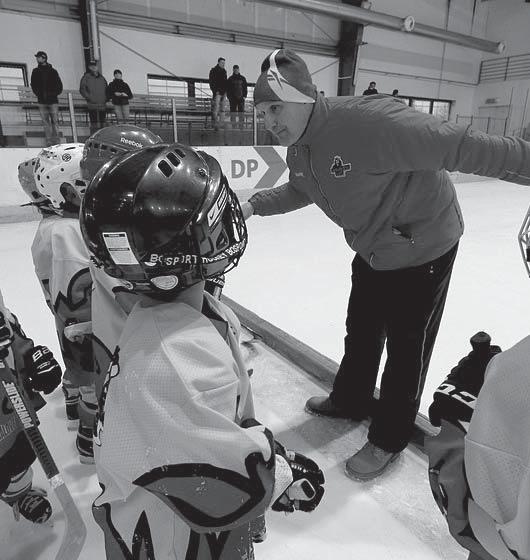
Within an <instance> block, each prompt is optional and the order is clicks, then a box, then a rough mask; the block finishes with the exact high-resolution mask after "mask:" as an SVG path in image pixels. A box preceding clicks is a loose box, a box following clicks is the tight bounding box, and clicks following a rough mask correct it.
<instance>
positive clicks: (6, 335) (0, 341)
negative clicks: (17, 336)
mask: <svg viewBox="0 0 530 560" xmlns="http://www.w3.org/2000/svg"><path fill="white" fill-rule="evenodd" d="M12 342H13V331H12V330H11V328H10V326H9V322H8V320H7V317H6V316H5V315H4V314H3V313H2V312H1V311H0V358H5V357H6V356H7V353H8V349H9V347H10V346H11V343H12Z"/></svg>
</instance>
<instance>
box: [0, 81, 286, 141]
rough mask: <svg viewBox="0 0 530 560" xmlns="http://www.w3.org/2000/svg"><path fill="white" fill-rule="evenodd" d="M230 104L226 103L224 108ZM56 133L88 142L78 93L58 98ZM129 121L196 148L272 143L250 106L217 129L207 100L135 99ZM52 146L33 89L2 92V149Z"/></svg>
mask: <svg viewBox="0 0 530 560" xmlns="http://www.w3.org/2000/svg"><path fill="white" fill-rule="evenodd" d="M226 105H228V104H226ZM58 113H59V115H58V132H59V138H58V139H57V140H58V141H60V142H84V141H85V139H86V138H87V137H88V136H89V135H90V134H91V128H90V121H89V115H88V110H87V106H86V102H85V100H84V99H83V98H82V97H81V95H80V94H79V92H77V91H72V90H70V91H64V92H63V93H62V94H61V95H60V96H59V103H58ZM116 122H117V118H116V115H115V114H114V111H113V107H112V105H111V104H110V103H109V104H107V110H106V125H109V124H115V123H116ZM128 122H130V123H132V124H136V125H138V126H142V127H144V128H149V129H150V130H152V131H153V132H155V133H156V134H158V135H159V136H160V137H161V138H162V139H163V140H164V141H166V142H174V141H179V142H182V143H185V144H189V145H193V146H218V145H221V146H222V145H236V146H237V145H241V146H249V145H261V144H274V143H276V142H274V140H273V138H272V137H271V135H270V134H269V133H268V132H267V131H266V130H265V128H264V126H263V122H262V120H261V119H260V118H258V117H257V115H256V113H255V111H254V107H253V105H252V103H251V102H248V103H246V110H245V112H244V113H230V112H227V111H225V112H224V116H223V119H222V121H221V122H220V123H218V126H214V123H213V122H212V111H211V100H210V99H208V98H192V97H167V96H154V95H135V96H134V97H133V99H131V101H130V118H129V120H128ZM47 143H49V139H46V136H45V133H44V127H43V124H42V119H41V116H40V111H39V106H38V103H37V100H36V98H35V96H34V95H33V92H32V91H31V89H30V88H27V87H21V86H3V87H1V88H0V147H3V146H24V147H41V146H44V145H46V144H47Z"/></svg>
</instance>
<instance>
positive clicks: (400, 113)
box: [355, 103, 530, 185]
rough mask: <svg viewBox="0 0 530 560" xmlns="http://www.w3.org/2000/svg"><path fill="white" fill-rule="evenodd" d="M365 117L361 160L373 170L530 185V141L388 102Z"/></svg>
mask: <svg viewBox="0 0 530 560" xmlns="http://www.w3.org/2000/svg"><path fill="white" fill-rule="evenodd" d="M359 121H360V122H359V123H358V125H359V126H357V130H356V135H358V138H359V141H358V142H356V144H357V145H356V148H357V149H356V157H355V159H356V160H357V163H358V165H359V166H360V167H361V168H364V169H366V170H367V171H368V172H373V173H378V172H379V173H380V172H406V171H416V170H427V169H447V170H448V171H461V172H463V173H475V174H477V175H484V176H485V177H493V178H497V179H503V180H505V181H511V182H513V183H520V184H523V185H530V142H525V141H524V140H523V139H522V138H514V137H508V136H491V135H489V134H486V133H484V132H480V131H477V130H473V129H471V128H470V127H469V126H463V125H459V124H457V123H454V122H447V121H442V120H440V119H438V118H436V117H433V116H432V115H428V114H425V113H421V112H419V111H415V110H414V109H411V108H409V107H405V106H402V105H401V106H397V105H396V106H394V105H393V104H388V103H387V104H386V106H384V107H381V111H370V112H368V111H364V112H363V114H361V116H360V119H359Z"/></svg>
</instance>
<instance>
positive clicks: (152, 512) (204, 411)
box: [93, 294, 285, 560]
mask: <svg viewBox="0 0 530 560" xmlns="http://www.w3.org/2000/svg"><path fill="white" fill-rule="evenodd" d="M238 336H239V323H238V321H237V318H236V317H235V315H234V314H233V313H232V311H231V310H230V309H228V308H227V307H226V306H225V305H224V304H222V303H220V302H219V301H217V300H215V299H214V298H213V297H211V296H209V295H208V294H205V307H204V308H203V313H199V312H198V311H197V310H195V309H194V308H192V307H191V306H189V305H187V304H185V303H183V302H178V301H176V302H171V303H163V302H159V301H154V300H150V299H146V298H142V300H141V301H140V302H139V303H137V304H136V306H135V307H134V309H133V310H132V311H131V313H130V315H129V317H128V319H127V321H126V324H125V328H124V330H123V332H122V334H121V337H120V339H119V343H118V346H117V348H116V350H115V352H114V356H113V360H112V365H111V368H110V370H109V373H108V375H107V379H106V382H105V385H104V388H103V392H102V395H101V398H100V413H99V419H98V422H97V433H96V436H95V453H96V457H97V460H96V465H97V473H98V477H99V481H100V485H101V488H102V493H101V495H100V496H99V497H98V498H97V499H96V500H95V502H94V507H93V512H94V517H95V519H96V521H97V522H98V524H99V525H100V526H101V527H102V529H103V530H104V533H105V546H106V553H107V558H108V559H109V560H129V559H132V558H135V559H136V558H138V559H140V558H141V559H143V560H169V559H174V560H177V559H178V560H181V559H182V560H184V559H186V560H213V559H216V560H237V559H246V560H251V559H252V558H253V549H252V542H251V538H250V534H249V528H248V525H249V522H251V521H252V520H253V519H255V518H257V517H258V516H260V515H262V514H263V513H264V512H265V510H266V509H267V508H268V506H269V505H270V503H271V500H272V499H273V492H274V494H275V496H277V495H278V492H279V491H280V489H279V488H275V467H276V464H275V454H274V441H273V438H272V434H271V433H270V432H269V431H268V430H267V429H266V428H265V427H263V426H255V427H252V428H248V429H244V428H242V427H241V426H240V423H241V422H242V420H244V419H247V418H249V417H253V414H254V409H253V403H252V394H251V389H250V382H249V377H248V375H247V371H246V369H245V366H244V364H243V360H242V357H241V353H240V350H239V343H238ZM278 486H280V484H278ZM284 489H285V488H283V490H284Z"/></svg>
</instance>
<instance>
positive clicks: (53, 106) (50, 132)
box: [31, 51, 63, 146]
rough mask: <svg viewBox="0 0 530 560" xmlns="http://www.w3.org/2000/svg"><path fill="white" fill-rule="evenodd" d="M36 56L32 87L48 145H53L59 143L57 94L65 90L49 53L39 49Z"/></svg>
mask: <svg viewBox="0 0 530 560" xmlns="http://www.w3.org/2000/svg"><path fill="white" fill-rule="evenodd" d="M35 57H36V59H37V66H36V67H35V68H34V69H33V72H32V73H31V89H32V91H33V93H34V94H35V95H36V96H37V103H38V104H39V111H40V116H41V118H42V124H43V125H44V134H45V135H46V145H47V146H51V145H53V144H58V143H59V133H58V131H57V124H58V117H59V105H58V103H59V100H58V99H57V96H58V95H60V94H61V93H62V92H63V83H62V82H61V78H60V77H59V73H58V72H57V70H55V68H53V66H52V65H51V64H50V63H49V62H48V55H47V54H46V53H45V52H44V51H39V52H38V53H37V54H36V55H35Z"/></svg>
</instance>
